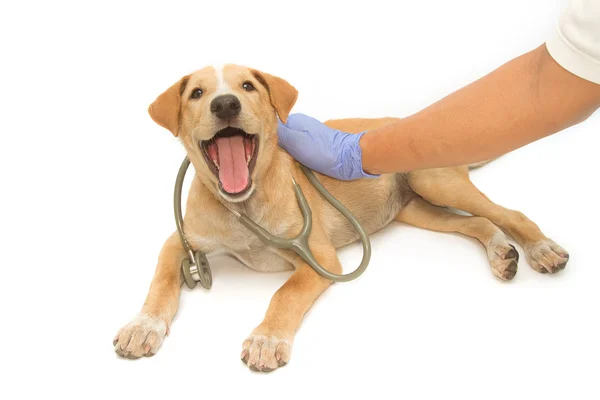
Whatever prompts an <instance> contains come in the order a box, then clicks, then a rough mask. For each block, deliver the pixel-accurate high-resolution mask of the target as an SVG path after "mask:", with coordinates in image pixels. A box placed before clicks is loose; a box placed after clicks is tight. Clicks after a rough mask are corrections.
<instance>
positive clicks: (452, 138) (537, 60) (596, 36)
mask: <svg viewBox="0 0 600 400" xmlns="http://www.w3.org/2000/svg"><path fill="white" fill-rule="evenodd" d="M599 4H600V3H596V2H590V1H586V0H572V1H571V2H570V6H569V8H568V9H567V10H566V12H565V13H564V14H563V16H562V17H561V19H560V21H559V24H557V29H556V32H555V34H554V35H553V36H552V37H551V38H550V40H549V41H548V42H547V43H546V44H544V45H542V46H540V47H538V48H537V49H535V50H533V51H530V52H528V53H526V54H523V55H521V56H519V57H517V58H515V59H514V60H511V61H509V62H508V63H506V64H504V65H503V66H501V67H500V68H498V69H496V70H495V71H493V72H491V73H490V74H488V75H486V76H484V77H482V78H481V79H479V80H477V81H475V82H473V83H471V84H470V85H467V86H465V87H464V88H462V89H460V90H458V91H456V92H454V93H452V94H450V95H448V96H447V97H445V98H443V99H442V100H440V101H438V102H437V103H435V104H432V105H431V106H429V107H427V108H425V109H424V110H422V111H420V112H418V113H416V114H414V115H411V116H409V117H407V118H405V119H402V120H399V121H397V122H393V123H391V124H389V125H386V126H383V127H380V128H377V129H373V130H371V131H368V132H362V133H361V134H359V135H349V134H347V133H345V132H340V131H338V130H334V129H330V128H328V127H326V126H325V125H323V124H321V123H320V122H319V121H316V120H314V119H312V118H310V117H308V116H304V115H301V114H293V115H291V116H290V118H289V120H288V123H287V124H285V125H281V126H280V145H281V147H282V148H284V149H286V150H287V151H288V152H290V154H292V156H293V157H294V158H296V159H297V160H298V161H300V162H301V163H304V164H305V165H307V166H308V167H311V168H313V169H315V170H317V171H319V172H322V173H325V174H328V175H331V176H334V177H336V178H338V179H356V178H360V177H364V176H370V175H368V174H369V173H371V174H380V173H384V172H402V171H410V170H415V169H423V168H435V167H446V166H453V165H461V164H470V163H476V162H480V161H484V160H488V159H492V158H495V157H498V156H500V155H503V154H505V153H507V152H510V151H512V150H515V149H517V148H519V147H522V146H524V145H526V144H528V143H531V142H533V141H536V140H539V139H541V138H543V137H546V136H549V135H551V134H553V133H556V132H558V131H560V130H563V129H565V128H567V127H569V126H572V125H574V124H577V123H579V122H581V121H583V120H585V119H586V118H587V117H588V116H589V115H590V114H592V113H593V112H594V111H595V110H596V109H597V108H598V107H599V106H600V24H598V23H597V21H598V20H600V5H599ZM548 50H550V52H549V51H548ZM334 139H335V140H334ZM315 167H316V168H315Z"/></svg>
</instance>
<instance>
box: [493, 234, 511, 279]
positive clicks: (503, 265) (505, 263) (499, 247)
mask: <svg viewBox="0 0 600 400" xmlns="http://www.w3.org/2000/svg"><path fill="white" fill-rule="evenodd" d="M487 253H488V260H489V262H490V266H491V267H492V273H493V274H494V275H495V276H496V277H498V278H500V279H502V280H504V281H509V280H511V279H513V278H514V277H515V275H516V274H517V269H518V263H519V252H518V251H517V249H516V248H515V246H513V245H512V244H510V243H509V242H508V240H507V239H506V236H504V234H498V235H495V236H494V237H493V238H492V239H491V240H490V242H489V243H488V245H487Z"/></svg>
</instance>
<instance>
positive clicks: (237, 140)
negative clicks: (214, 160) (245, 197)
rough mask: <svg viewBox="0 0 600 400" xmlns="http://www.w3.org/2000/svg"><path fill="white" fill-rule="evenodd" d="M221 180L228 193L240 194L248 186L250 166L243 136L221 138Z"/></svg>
mask: <svg viewBox="0 0 600 400" xmlns="http://www.w3.org/2000/svg"><path fill="white" fill-rule="evenodd" d="M216 143H217V148H218V149H219V180H220V181H221V185H223V189H224V190H225V191H226V192H227V193H239V192H241V191H243V190H244V189H246V186H248V176H249V173H248V164H247V163H246V154H245V149H244V137H243V136H239V135H236V136H231V137H219V138H217V139H216Z"/></svg>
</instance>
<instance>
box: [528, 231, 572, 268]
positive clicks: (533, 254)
mask: <svg viewBox="0 0 600 400" xmlns="http://www.w3.org/2000/svg"><path fill="white" fill-rule="evenodd" d="M525 251H526V252H527V253H526V256H527V262H528V263H529V265H531V267H532V268H533V269H535V270H536V271H538V272H541V273H543V274H545V273H548V272H550V273H551V274H555V273H557V272H559V271H560V270H563V269H565V267H566V266H567V261H569V253H568V252H567V251H566V250H565V249H563V248H562V247H560V246H559V245H557V244H556V243H554V242H553V241H552V240H550V239H545V240H540V241H539V242H537V243H534V244H532V245H530V246H525Z"/></svg>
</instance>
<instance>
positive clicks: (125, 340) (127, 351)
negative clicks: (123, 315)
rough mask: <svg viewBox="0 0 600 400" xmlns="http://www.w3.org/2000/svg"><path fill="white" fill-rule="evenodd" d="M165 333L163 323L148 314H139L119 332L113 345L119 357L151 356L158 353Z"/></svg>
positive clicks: (165, 329)
mask: <svg viewBox="0 0 600 400" xmlns="http://www.w3.org/2000/svg"><path fill="white" fill-rule="evenodd" d="M166 333H167V324H166V323H165V321H163V320H162V319H160V318H158V317H153V316H151V315H148V314H140V315H138V316H136V317H135V318H134V319H133V320H131V322H130V323H128V324H127V325H125V326H124V327H123V328H121V329H120V330H119V332H118V333H117V336H115V338H114V340H113V345H114V346H115V351H116V352H117V354H118V355H120V356H121V357H125V358H140V357H141V356H152V355H154V354H156V352H157V351H158V348H159V347H160V345H161V344H162V341H163V339H164V337H165V335H166Z"/></svg>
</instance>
